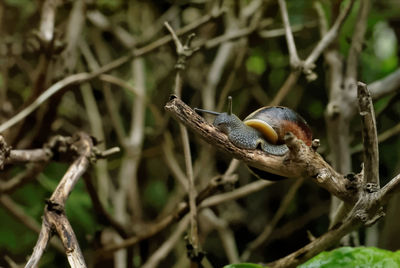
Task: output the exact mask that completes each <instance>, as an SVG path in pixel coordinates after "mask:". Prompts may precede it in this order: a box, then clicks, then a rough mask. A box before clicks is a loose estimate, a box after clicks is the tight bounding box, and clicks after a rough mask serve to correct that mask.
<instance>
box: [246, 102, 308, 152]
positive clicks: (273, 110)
mask: <svg viewBox="0 0 400 268" xmlns="http://www.w3.org/2000/svg"><path fill="white" fill-rule="evenodd" d="M243 122H244V123H245V124H246V125H248V126H251V127H253V128H255V129H257V130H258V131H260V132H261V133H262V134H263V136H264V137H265V138H266V139H267V140H268V141H269V142H270V143H272V144H283V143H284V136H285V134H286V133H287V132H292V133H293V134H294V135H295V136H296V137H297V138H299V139H301V140H302V141H304V143H305V144H306V145H308V146H311V143H312V132H311V129H310V127H309V126H308V124H307V122H306V121H305V120H304V119H303V117H301V116H300V115H299V114H298V113H296V112H295V111H293V110H292V109H290V108H287V107H282V106H269V107H262V108H260V109H258V110H256V111H254V112H253V113H251V114H250V115H249V116H247V117H246V118H245V119H244V120H243Z"/></svg>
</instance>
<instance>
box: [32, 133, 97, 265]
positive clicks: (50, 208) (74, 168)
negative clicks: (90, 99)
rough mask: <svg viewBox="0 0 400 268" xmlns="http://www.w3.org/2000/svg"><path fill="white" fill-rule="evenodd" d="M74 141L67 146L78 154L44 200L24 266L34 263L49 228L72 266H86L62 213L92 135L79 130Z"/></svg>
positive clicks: (85, 164)
mask: <svg viewBox="0 0 400 268" xmlns="http://www.w3.org/2000/svg"><path fill="white" fill-rule="evenodd" d="M73 141H74V142H73V143H72V144H71V146H70V148H69V149H70V152H72V153H73V154H74V153H77V154H78V155H79V157H78V158H77V159H76V160H75V161H74V163H73V164H72V165H71V166H70V167H69V169H68V170H67V172H66V173H65V175H64V177H63V178H62V179H61V181H60V183H59V184H58V186H57V187H56V189H55V190H54V192H53V194H52V196H51V197H50V199H49V200H48V201H47V202H46V206H45V210H44V217H43V223H42V229H41V231H40V234H39V239H38V241H37V243H36V246H35V247H34V250H33V254H32V256H31V257H30V258H29V260H28V262H27V264H26V266H25V267H37V265H38V262H39V260H40V258H41V256H42V254H43V253H44V250H45V249H46V247H47V244H48V242H49V239H50V238H51V235H52V231H56V232H57V234H58V235H59V237H60V238H61V241H62V242H63V245H64V249H65V251H66V254H67V257H68V261H69V263H70V265H71V267H86V265H85V261H84V258H83V255H82V252H81V250H80V248H79V244H78V241H77V239H76V237H75V234H74V231H73V230H72V227H71V225H70V224H69V221H68V219H67V217H66V215H65V202H66V201H67V198H68V196H69V195H70V193H71V192H72V190H73V188H74V186H75V184H76V183H77V182H78V180H79V178H80V177H81V176H82V174H83V173H84V172H85V171H86V170H87V168H88V166H89V163H90V158H91V157H92V148H93V143H92V138H91V137H90V136H88V135H87V134H84V133H80V134H79V136H77V137H76V138H75V140H73Z"/></svg>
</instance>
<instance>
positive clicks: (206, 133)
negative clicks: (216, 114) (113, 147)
mask: <svg viewBox="0 0 400 268" xmlns="http://www.w3.org/2000/svg"><path fill="white" fill-rule="evenodd" d="M165 109H166V110H167V111H168V112H170V113H171V114H172V116H174V117H175V118H176V119H177V120H178V121H179V122H181V123H183V124H184V125H186V127H188V128H189V129H191V130H192V131H193V132H195V133H196V134H198V135H200V136H201V137H202V138H203V139H204V140H206V141H207V142H208V143H210V144H212V145H213V146H215V147H216V148H218V149H219V150H221V151H224V152H225V153H227V154H229V155H230V156H232V157H234V158H236V159H239V160H242V161H243V162H245V163H246V164H248V165H250V166H253V167H256V168H259V169H263V170H265V171H267V172H270V173H273V174H277V175H280V176H284V177H290V178H298V177H312V178H314V181H315V182H316V183H317V184H318V185H319V186H321V187H323V188H325V189H327V190H328V191H329V192H331V193H332V194H334V195H336V196H337V197H339V198H340V199H342V200H345V201H350V202H351V201H353V202H354V200H355V199H356V196H355V195H354V193H352V191H348V190H347V189H348V188H349V187H350V186H351V185H352V184H353V183H352V182H350V181H349V180H347V179H346V178H345V177H344V176H343V175H341V174H339V173H337V172H336V171H335V170H334V169H333V168H332V167H331V166H330V165H329V164H328V163H326V162H325V161H324V160H323V159H322V157H321V156H320V155H319V154H318V153H317V152H315V151H314V150H313V149H312V148H310V147H308V146H306V145H305V144H304V143H303V142H301V141H300V140H298V139H297V138H295V137H294V136H293V135H288V137H286V144H287V146H288V147H289V148H290V150H291V152H290V153H289V154H287V155H285V156H274V155H268V154H266V153H264V152H263V151H261V150H246V149H240V148H238V147H236V146H235V145H233V144H232V143H231V142H230V141H229V140H228V138H227V136H226V135H225V134H223V133H222V132H220V131H218V130H217V129H216V128H215V127H214V126H212V125H210V124H208V123H207V122H205V121H204V119H203V118H202V117H201V116H199V115H198V114H197V113H196V112H195V111H194V110H192V109H191V108H190V107H189V106H187V105H186V104H185V103H183V102H182V101H181V100H180V99H178V98H176V97H174V96H172V97H171V100H170V101H169V102H168V103H167V104H166V105H165ZM355 188H357V187H355Z"/></svg>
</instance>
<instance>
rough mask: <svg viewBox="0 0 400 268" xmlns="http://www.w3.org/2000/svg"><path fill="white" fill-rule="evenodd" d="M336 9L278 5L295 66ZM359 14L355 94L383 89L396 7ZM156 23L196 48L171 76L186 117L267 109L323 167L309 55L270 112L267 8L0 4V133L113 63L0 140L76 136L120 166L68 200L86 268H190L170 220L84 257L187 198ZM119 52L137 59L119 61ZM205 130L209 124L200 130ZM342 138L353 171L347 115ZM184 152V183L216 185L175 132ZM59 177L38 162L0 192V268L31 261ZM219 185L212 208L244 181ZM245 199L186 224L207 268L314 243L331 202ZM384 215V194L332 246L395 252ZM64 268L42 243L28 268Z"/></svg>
mask: <svg viewBox="0 0 400 268" xmlns="http://www.w3.org/2000/svg"><path fill="white" fill-rule="evenodd" d="M349 2H350V1H348V0H346V1H340V0H320V1H313V0H297V1H287V9H288V14H289V19H290V23H291V25H292V31H293V35H294V39H295V43H296V47H297V50H298V54H299V57H300V58H301V59H305V58H307V56H308V55H309V54H310V52H311V51H312V50H313V48H314V47H315V46H316V44H317V43H318V42H319V41H320V39H321V33H320V32H321V31H320V29H321V19H322V20H325V23H326V24H327V25H328V28H329V27H331V25H332V24H333V23H334V21H335V18H336V17H337V16H338V14H339V13H340V11H341V10H343V8H344V7H345V6H346V5H348V4H349ZM361 2H363V1H359V0H358V1H355V3H354V5H353V8H352V9H351V11H350V14H349V16H348V18H347V19H346V21H345V23H344V24H343V27H342V29H341V31H340V34H339V36H338V38H337V39H336V40H335V41H334V42H333V43H332V45H331V46H330V47H329V49H334V50H335V51H337V53H338V54H337V55H338V59H341V60H344V61H345V59H346V58H347V55H348V53H349V49H350V45H351V39H352V36H353V31H354V27H355V24H356V22H357V18H358V17H357V16H358V12H359V7H360V5H361ZM369 2H370V5H371V7H370V10H369V15H368V18H367V21H366V32H365V37H364V41H363V44H362V49H363V50H362V52H361V54H360V56H359V58H358V67H357V70H358V75H357V76H358V77H357V79H358V80H359V81H363V82H365V83H367V84H371V83H373V82H375V81H379V80H380V79H385V78H386V77H388V76H389V75H396V71H398V64H399V63H398V61H399V47H398V40H399V37H400V2H399V1H396V0H392V1H372V0H371V1H369ZM318 10H319V12H322V13H318ZM318 14H320V15H318ZM321 14H322V15H323V16H321ZM165 21H168V22H169V23H170V25H171V26H172V28H173V29H175V30H176V31H177V33H178V34H181V33H182V35H181V36H180V38H181V39H182V40H183V41H185V40H186V38H187V36H188V35H189V34H190V33H195V34H196V36H195V38H194V39H193V42H192V46H194V47H199V50H198V51H197V52H196V53H194V54H193V55H192V56H191V57H190V58H189V59H188V60H187V61H186V68H185V69H184V70H183V71H182V74H183V88H182V99H183V101H184V102H185V103H187V104H188V105H189V106H191V107H201V108H205V109H210V110H215V111H225V109H226V98H227V96H228V95H231V96H232V97H233V111H234V113H235V114H236V115H238V116H239V117H240V118H242V119H243V118H245V117H246V116H247V115H248V114H250V113H251V112H252V111H254V110H256V109H258V108H259V107H262V106H266V105H268V104H270V103H271V102H274V103H275V104H280V105H284V106H288V107H290V108H292V109H294V110H296V111H297V112H298V113H299V114H301V115H302V116H303V117H304V118H305V119H306V121H307V122H308V123H309V125H310V127H311V128H312V130H313V136H314V137H315V138H318V139H320V142H321V146H320V148H319V152H320V153H321V155H323V157H324V158H325V159H326V160H327V161H328V162H330V161H332V159H334V158H335V157H337V156H332V148H331V147H332V146H329V141H328V137H329V135H330V134H329V132H328V131H327V127H326V124H327V122H326V117H325V112H326V109H327V108H326V107H327V104H328V103H329V101H330V94H329V92H330V89H329V86H328V85H329V74H330V71H331V70H330V67H329V66H328V64H327V61H326V58H324V55H322V56H321V57H319V58H318V60H317V61H316V62H315V65H316V66H315V69H314V72H315V77H313V79H307V78H309V77H306V76H305V75H300V76H299V78H298V80H297V81H296V83H294V84H293V85H292V86H291V88H290V91H288V94H287V95H285V96H284V98H282V99H281V100H279V101H278V103H277V99H276V96H277V94H278V92H279V91H280V88H281V87H282V86H283V85H284V83H285V81H287V78H288V77H289V75H290V74H291V72H292V68H291V66H290V61H289V55H288V48H287V43H286V39H285V32H284V29H283V24H282V19H281V13H280V8H279V5H278V2H277V1H275V0H269V1H261V0H260V1H258V0H221V1H208V0H192V1H190V0H176V1H174V0H170V1H167V0H165V1H161V0H158V1H156V0H153V1H150V0H149V1H134V0H132V1H124V0H97V1H96V0H76V1H67V0H65V1H62V0H52V1H51V0H41V1H39V0H36V1H31V0H3V1H1V2H0V122H5V121H6V120H7V119H9V118H11V117H12V116H13V115H15V114H16V113H17V112H19V111H21V110H22V109H23V108H24V107H26V106H27V105H29V104H30V103H32V102H33V101H34V100H35V99H37V98H38V96H40V95H41V94H42V93H43V92H45V91H46V90H47V89H48V88H49V87H50V86H51V85H53V84H54V83H56V82H57V81H59V80H61V79H64V78H66V77H68V76H70V75H73V74H77V73H86V72H87V73H92V72H95V71H96V70H99V68H101V67H102V66H109V65H107V64H109V63H112V62H115V61H118V60H120V59H123V64H118V65H117V66H116V67H115V68H112V70H111V71H109V72H107V73H106V74H101V75H96V76H95V77H93V78H91V79H89V81H88V82H82V81H77V83H73V84H71V85H69V86H67V87H65V88H63V89H62V90H59V91H58V92H57V93H56V94H54V95H53V96H52V97H51V98H50V99H49V100H47V101H46V102H44V103H43V104H42V105H41V106H40V107H39V109H37V110H35V111H34V112H33V113H32V114H30V115H29V116H28V117H27V118H26V119H24V120H23V121H21V122H20V123H18V124H16V125H15V126H13V127H11V128H10V129H8V130H7V131H5V132H4V133H2V134H3V135H4V138H5V140H6V141H7V143H8V144H9V145H12V146H13V148H16V149H30V148H41V147H42V146H43V145H44V144H45V143H46V142H47V141H48V140H49V138H50V137H52V136H54V135H66V136H68V135H73V134H74V133H76V132H78V131H85V132H87V133H89V134H90V135H92V136H94V137H95V138H96V139H97V140H99V141H100V143H99V145H98V147H99V148H100V149H105V148H110V147H113V146H119V147H120V148H121V152H120V153H119V154H117V155H113V156H112V157H110V158H109V159H107V160H99V161H97V163H95V164H94V165H93V166H92V168H91V169H90V170H89V171H88V174H87V175H86V177H85V181H83V180H81V181H80V182H79V183H78V184H77V185H76V187H75V189H74V191H73V192H72V194H71V196H70V197H69V199H68V201H67V207H66V209H67V217H68V219H69V220H70V221H71V224H72V227H73V228H74V231H75V233H76V235H77V237H78V241H79V243H80V246H81V248H82V251H83V253H84V255H85V259H86V261H87V263H88V266H90V267H141V266H142V265H144V264H146V265H148V266H147V267H152V266H156V267H188V265H189V261H188V258H187V257H186V254H187V248H186V247H187V240H186V239H185V238H184V236H185V234H186V233H187V230H189V229H188V228H187V227H186V228H184V227H183V228H181V227H179V224H180V223H182V222H183V220H179V219H178V220H177V221H174V222H172V223H171V224H168V226H166V227H165V228H162V229H160V230H159V231H158V232H157V233H156V234H154V235H151V236H149V237H146V238H145V239H141V240H140V241H139V242H138V243H135V244H134V245H130V246H129V247H128V249H126V250H121V251H117V253H114V252H109V253H108V254H102V255H101V256H98V255H96V252H99V250H100V249H102V248H104V247H106V246H108V245H113V244H118V243H120V242H121V241H123V239H125V238H127V237H131V236H133V237H135V236H137V235H138V234H141V233H146V232H147V230H148V228H150V227H152V226H155V225H157V223H158V222H159V221H160V220H162V219H164V218H165V217H167V216H168V215H170V214H173V213H175V212H176V208H177V206H178V205H179V204H181V202H183V201H185V200H187V192H186V190H185V187H186V186H187V178H186V168H185V162H184V155H183V147H182V138H181V136H180V131H179V127H178V123H177V122H176V121H175V120H173V119H172V118H171V117H170V116H169V114H167V113H166V112H165V111H164V108H163V107H164V105H165V104H166V102H167V101H168V99H169V96H170V94H172V93H173V89H174V84H175V74H176V69H175V65H176V62H177V56H176V48H175V45H174V43H173V42H171V38H170V34H169V32H168V31H167V29H166V28H165V27H164V22H165ZM132 53H133V54H134V55H137V57H128V58H124V57H126V55H132ZM345 69H346V68H345V67H343V69H342V71H343V72H345ZM397 76H399V75H397ZM397 76H396V77H397ZM395 81H400V79H399V78H397V80H395ZM398 85H400V83H399V82H397V86H394V89H393V90H390V91H389V92H386V93H385V94H381V95H379V97H376V98H375V99H374V105H375V111H376V117H377V128H378V134H379V135H380V138H381V142H380V147H379V149H380V176H381V184H382V185H384V184H385V183H386V182H388V181H389V180H390V179H391V178H393V177H394V176H395V175H396V174H398V173H399V171H400V163H399V161H400V157H399V155H400V154H399V152H400V140H399V139H398V133H399V131H400V127H399V126H400V125H399V118H400V102H399V101H398V100H399V97H400V95H399V88H400V87H399V86H398ZM208 120H209V121H210V122H212V118H208ZM349 126H350V131H349V137H348V140H349V144H348V148H349V152H350V155H349V156H348V157H350V159H351V164H350V167H351V170H349V171H352V172H354V173H357V172H359V171H360V170H361V163H362V147H361V142H362V139H361V131H360V118H359V116H358V115H355V116H354V117H352V118H351V120H350V122H349ZM381 134H382V135H381ZM189 140H190V149H191V156H192V163H193V174H194V179H195V185H196V189H197V191H198V192H201V191H202V190H203V189H204V188H205V187H206V186H207V185H208V184H209V183H210V181H212V179H215V178H217V177H218V176H221V174H224V173H225V172H226V171H227V168H228V167H229V165H230V162H231V158H230V157H229V156H227V155H225V154H222V153H221V152H218V151H216V150H215V149H214V148H213V147H212V146H210V145H209V144H207V143H206V142H205V141H203V140H201V139H199V137H197V136H196V135H194V134H193V133H190V132H189ZM339 157H340V156H339ZM69 164H70V163H65V162H62V161H51V162H49V163H44V164H43V165H42V166H41V169H40V170H38V171H37V172H36V174H35V175H34V176H32V177H31V178H30V179H29V180H28V181H27V183H25V184H24V185H22V186H21V187H19V188H18V189H16V190H15V191H13V192H9V193H2V192H0V219H1V220H0V266H6V267H7V266H8V265H9V262H7V261H6V259H8V258H9V259H11V260H13V261H14V262H15V263H19V264H22V263H25V261H26V259H27V257H28V256H29V255H30V254H31V253H32V249H33V247H34V245H35V242H36V240H37V238H38V230H39V229H40V224H41V216H42V215H43V209H44V205H45V200H46V199H47V198H49V197H50V195H51V193H52V192H53V190H54V189H55V187H56V185H57V184H58V182H59V180H60V179H61V177H62V176H63V174H64V173H65V172H66V170H67V168H68V166H69ZM333 164H334V163H333ZM27 168H29V164H28V165H26V166H24V165H21V166H6V167H5V168H4V170H3V171H2V172H1V177H0V180H1V181H3V182H7V181H9V180H11V179H12V178H14V177H15V176H18V174H20V173H21V172H24V170H25V169H27ZM346 172H347V171H346ZM232 174H233V175H230V176H231V177H230V180H229V182H230V183H225V184H223V185H222V186H221V187H220V188H219V189H218V190H219V192H218V193H216V195H218V194H222V193H224V192H227V193H228V192H231V191H235V190H237V189H243V188H242V187H245V186H246V185H257V184H254V183H258V181H259V180H258V179H257V178H255V177H254V176H253V175H252V174H251V173H249V171H248V169H247V168H246V167H245V165H243V164H239V165H238V166H237V167H235V169H234V172H233V173H232ZM252 183H253V184H252ZM90 187H94V189H95V192H96V193H97V195H98V197H99V202H98V204H97V205H96V206H94V201H93V195H90V194H89V193H88V192H89V191H88V188H90ZM255 189H256V190H254V191H249V192H247V193H246V194H244V195H243V196H240V197H236V198H231V199H227V200H226V201H224V202H220V203H218V204H216V205H213V206H210V207H207V208H204V209H202V210H199V213H198V224H199V238H200V245H201V249H202V251H204V252H205V254H206V255H205V256H206V262H207V265H209V267H221V266H223V265H226V264H228V263H232V262H237V261H239V260H243V257H244V256H243V254H244V253H246V254H247V257H246V258H245V259H246V260H248V261H251V262H268V261H272V260H275V259H277V258H280V257H283V256H286V255H287V254H289V253H291V252H293V251H294V250H296V249H299V248H301V247H302V246H304V245H305V244H307V243H308V241H309V239H310V237H312V236H315V237H318V236H320V235H322V234H324V233H325V232H326V230H327V228H328V226H329V215H330V210H331V205H330V204H331V196H330V194H329V193H328V192H327V191H325V190H323V189H320V188H319V187H317V186H316V185H315V184H313V182H312V180H311V179H305V180H304V181H300V182H299V179H287V180H282V181H278V182H276V183H271V184H270V185H266V184H265V185H264V184H263V185H260V186H257V187H256V188H255ZM283 200H285V202H283ZM399 201H400V200H399V196H397V197H395V198H394V199H393V200H392V202H391V203H390V205H389V206H388V209H387V215H386V217H385V218H384V219H382V220H381V221H379V222H378V223H377V224H376V225H374V226H373V227H371V228H369V229H368V230H367V229H360V230H359V232H357V234H353V235H352V238H350V239H347V240H346V241H347V242H345V243H347V244H349V245H370V246H378V247H381V248H385V249H390V250H397V249H399V247H400V229H399V228H398V224H397V223H398V222H399V220H400V219H399V215H400V213H399V211H400V206H399V205H398V204H399ZM99 204H100V206H102V207H103V208H104V209H105V211H107V213H109V215H111V217H112V218H113V219H114V220H115V221H116V222H117V223H118V224H119V225H120V226H122V229H123V231H124V232H125V237H123V236H122V235H121V232H118V231H117V230H116V228H115V226H113V225H112V224H110V223H109V221H107V220H104V219H103V218H102V217H99V215H100V214H99V213H98V206H99ZM278 211H279V215H278V214H277V212H278ZM277 215H278V216H277ZM182 224H183V223H182ZM186 226H188V224H186ZM266 228H270V229H269V230H267V231H265V230H266ZM181 229H182V230H181ZM178 231H180V233H179V232H178ZM263 231H264V232H267V235H266V237H264V238H263V240H262V243H259V245H257V246H256V247H254V248H252V247H251V246H250V245H251V243H252V242H254V240H255V239H257V237H259V235H260V234H262V233H263ZM177 232H178V233H177ZM174 234H177V237H178V238H177V239H175V240H174V241H172V242H171V243H172V244H169V245H170V248H169V250H167V252H165V255H163V256H162V257H161V258H159V259H156V260H155V259H154V255H153V254H154V253H155V252H156V251H157V250H158V249H160V247H161V245H164V243H165V242H166V241H169V240H170V239H172V238H173V235H174ZM240 256H242V258H240ZM67 265H68V263H67V259H66V257H65V253H64V252H63V250H62V248H61V249H60V247H57V246H53V245H50V246H49V247H48V249H47V251H46V252H45V254H44V256H43V257H42V260H41V267H65V266H67Z"/></svg>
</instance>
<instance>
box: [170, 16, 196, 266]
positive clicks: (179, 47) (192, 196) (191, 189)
mask: <svg viewBox="0 0 400 268" xmlns="http://www.w3.org/2000/svg"><path fill="white" fill-rule="evenodd" d="M164 25H165V27H166V28H167V29H168V31H169V32H170V33H171V36H172V39H173V40H174V43H175V46H176V54H177V55H178V63H177V65H176V66H175V67H176V69H177V72H176V76H175V89H174V92H175V94H177V95H178V96H180V94H181V91H182V83H183V82H182V77H181V75H182V74H181V72H182V71H183V70H184V68H185V64H186V60H187V58H188V57H190V56H191V55H192V54H193V52H194V50H193V49H192V48H191V47H190V42H191V39H192V38H193V37H194V35H190V36H189V38H188V40H187V43H186V44H185V45H183V44H182V43H181V41H180V40H179V38H178V36H177V35H176V33H175V31H174V29H172V27H171V26H170V25H169V24H168V22H165V23H164ZM179 129H180V132H181V137H182V144H183V151H184V156H185V166H186V176H187V179H188V187H187V191H188V195H189V207H190V236H189V241H190V244H191V245H192V246H193V253H191V254H193V259H195V258H196V259H197V257H198V256H199V253H200V242H199V234H198V225H197V207H196V194H197V193H196V188H195V185H194V176H193V166H192V157H191V152H190V145H189V136H188V133H187V129H186V127H185V126H184V125H182V124H180V125H179Z"/></svg>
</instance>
